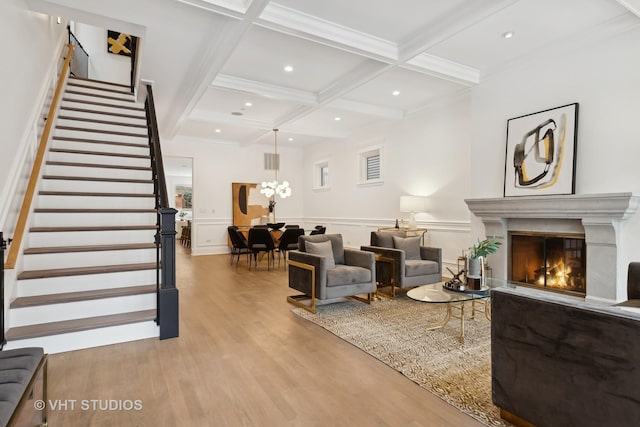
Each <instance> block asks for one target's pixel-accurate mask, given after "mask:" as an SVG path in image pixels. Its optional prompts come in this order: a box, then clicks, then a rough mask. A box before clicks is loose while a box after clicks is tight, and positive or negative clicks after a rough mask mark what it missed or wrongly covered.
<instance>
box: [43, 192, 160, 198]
mask: <svg viewBox="0 0 640 427" xmlns="http://www.w3.org/2000/svg"><path fill="white" fill-rule="evenodd" d="M38 194H40V195H41V196H74V197H75V196H88V197H155V195H154V194H153V193H150V194H146V193H95V192H89V191H40V192H39V193H38Z"/></svg>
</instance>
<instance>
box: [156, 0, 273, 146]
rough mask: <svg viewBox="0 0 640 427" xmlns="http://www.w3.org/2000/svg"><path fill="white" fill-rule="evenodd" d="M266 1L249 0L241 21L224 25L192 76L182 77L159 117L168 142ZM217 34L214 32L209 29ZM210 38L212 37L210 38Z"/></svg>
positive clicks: (203, 53) (190, 74) (267, 0)
mask: <svg viewBox="0 0 640 427" xmlns="http://www.w3.org/2000/svg"><path fill="white" fill-rule="evenodd" d="M268 2H269V0H253V1H252V2H251V6H249V9H247V11H246V13H245V19H243V20H241V21H230V22H227V23H226V24H227V25H226V28H225V29H224V30H223V31H222V36H221V37H218V38H217V39H216V42H215V43H212V44H211V45H210V47H209V49H208V50H207V51H205V52H202V55H201V56H200V58H202V60H201V61H200V64H198V66H197V67H194V71H193V73H189V74H188V75H186V76H185V79H184V80H183V81H182V82H179V83H178V84H179V87H181V88H184V90H182V91H180V96H179V97H177V98H176V99H175V100H174V101H173V102H172V105H171V108H169V110H168V111H167V114H166V115H165V117H163V119H164V121H163V122H162V123H163V130H165V133H166V134H167V136H168V137H169V139H172V138H173V137H174V136H175V135H176V133H177V131H178V129H179V128H180V125H181V124H182V123H183V122H184V121H185V120H187V118H188V117H189V114H191V111H192V110H193V109H194V108H195V106H196V104H197V103H198V102H199V101H200V98H202V95H204V93H205V92H206V90H207V88H208V87H209V85H210V83H211V82H212V81H213V79H214V78H215V76H216V75H217V74H218V73H219V72H220V70H222V67H223V66H224V64H225V63H226V62H227V61H228V60H229V58H230V57H231V54H232V53H233V51H234V50H235V49H236V47H237V46H238V44H239V43H240V41H241V40H242V37H243V36H244V35H245V34H246V32H247V31H248V30H249V28H251V26H252V25H253V21H254V20H256V19H257V17H258V16H259V15H260V14H261V13H262V10H263V9H264V8H265V6H266V5H267V3H268ZM212 31H215V32H216V33H217V29H213V28H212ZM212 38H213V37H212Z"/></svg>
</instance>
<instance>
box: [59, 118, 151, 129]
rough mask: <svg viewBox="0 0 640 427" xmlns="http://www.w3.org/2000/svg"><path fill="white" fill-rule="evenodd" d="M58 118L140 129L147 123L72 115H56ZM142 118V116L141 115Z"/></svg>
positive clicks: (145, 127)
mask: <svg viewBox="0 0 640 427" xmlns="http://www.w3.org/2000/svg"><path fill="white" fill-rule="evenodd" d="M58 119H62V120H75V121H78V122H87V123H99V124H101V125H112V126H126V127H130V128H142V129H147V125H146V124H143V125H141V124H134V123H122V122H115V121H112V120H98V119H89V118H86V117H74V116H62V115H60V116H58ZM141 119H142V117H141Z"/></svg>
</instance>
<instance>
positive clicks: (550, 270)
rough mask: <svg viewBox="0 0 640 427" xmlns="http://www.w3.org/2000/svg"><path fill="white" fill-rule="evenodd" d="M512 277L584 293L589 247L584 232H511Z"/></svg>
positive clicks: (560, 290) (522, 281) (534, 284)
mask: <svg viewBox="0 0 640 427" xmlns="http://www.w3.org/2000/svg"><path fill="white" fill-rule="evenodd" d="M509 239H510V244H509V248H510V250H511V254H510V269H509V276H510V277H509V279H510V280H513V281H515V282H520V283H523V284H527V285H531V286H535V287H539V288H543V289H546V290H553V291H559V292H567V293H572V294H578V295H582V296H584V295H585V293H586V290H587V286H586V285H587V281H586V273H587V247H586V244H585V239H584V235H579V234H561V233H550V234H544V233H530V232H519V231H512V232H509Z"/></svg>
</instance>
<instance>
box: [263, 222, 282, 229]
mask: <svg viewBox="0 0 640 427" xmlns="http://www.w3.org/2000/svg"><path fill="white" fill-rule="evenodd" d="M267 227H269V228H270V229H272V230H280V229H281V228H282V227H284V222H268V223H267Z"/></svg>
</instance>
